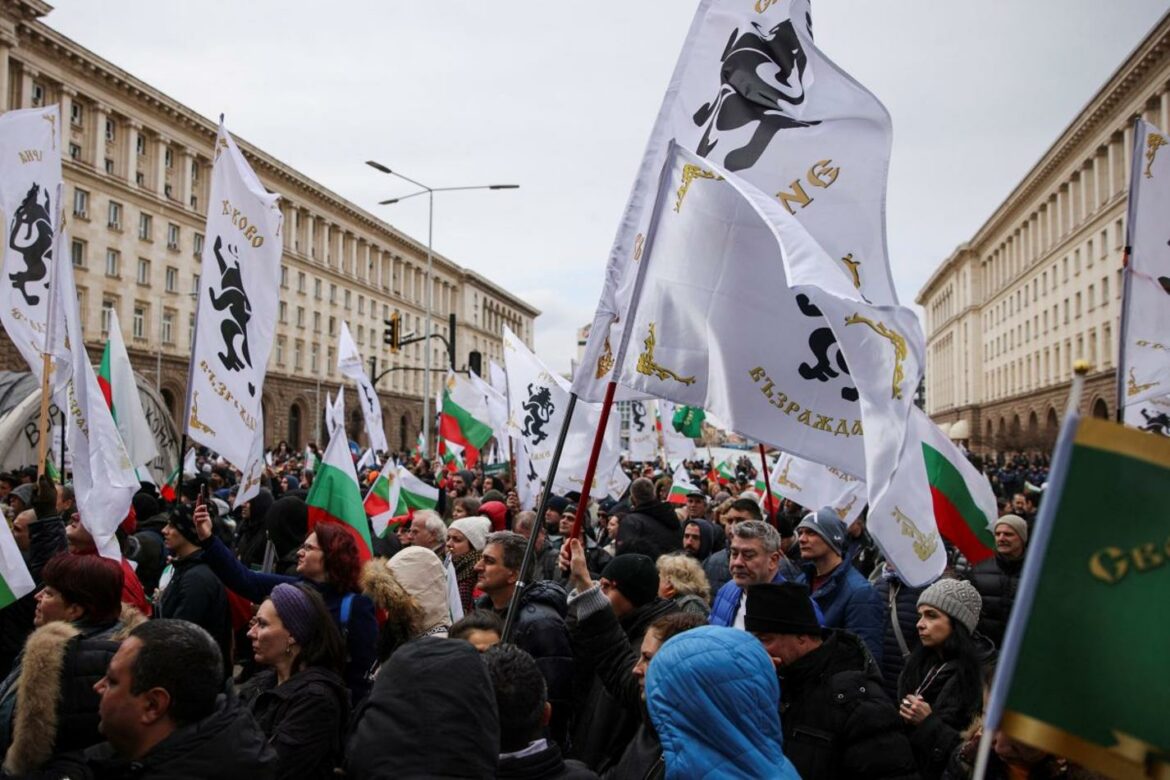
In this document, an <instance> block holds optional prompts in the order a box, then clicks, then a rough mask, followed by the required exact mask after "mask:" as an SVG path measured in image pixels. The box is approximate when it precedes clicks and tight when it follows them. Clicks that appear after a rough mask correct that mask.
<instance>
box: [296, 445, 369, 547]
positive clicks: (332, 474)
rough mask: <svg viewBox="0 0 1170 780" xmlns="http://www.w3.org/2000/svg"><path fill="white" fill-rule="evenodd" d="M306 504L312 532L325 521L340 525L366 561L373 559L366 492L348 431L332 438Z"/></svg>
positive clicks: (314, 475) (314, 476) (316, 473)
mask: <svg viewBox="0 0 1170 780" xmlns="http://www.w3.org/2000/svg"><path fill="white" fill-rule="evenodd" d="M305 501H306V503H307V504H308V505H309V530H310V531H312V530H313V526H315V525H316V524H317V523H320V522H322V521H325V520H329V521H332V522H335V523H338V524H340V525H341V526H343V527H344V528H345V529H346V530H347V531H349V532H350V535H352V536H353V540H354V541H355V542H357V546H358V553H359V556H360V557H361V560H362V562H363V563H364V562H365V561H368V560H369V559H370V555H371V551H372V547H371V545H370V523H369V520H368V519H367V518H366V511H365V509H364V508H363V507H362V503H363V502H362V491H361V488H360V487H358V478H357V472H356V471H355V470H354V468H353V456H352V455H350V452H349V442H347V441H346V438H345V435H344V432H342V431H338V435H337V436H333V437H331V438H330V439H329V446H328V447H326V448H325V457H323V458H322V459H321V463H320V464H319V466H318V468H317V470H316V472H314V474H313V485H312V487H310V488H309V496H308V498H306V499H305Z"/></svg>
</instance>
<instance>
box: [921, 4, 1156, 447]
mask: <svg viewBox="0 0 1170 780" xmlns="http://www.w3.org/2000/svg"><path fill="white" fill-rule="evenodd" d="M1137 116H1143V117H1145V118H1146V119H1147V120H1148V121H1150V122H1152V123H1154V124H1156V125H1158V126H1160V127H1161V128H1163V129H1167V128H1168V127H1170V14H1167V15H1166V16H1164V17H1163V18H1162V19H1161V21H1160V22H1159V23H1158V24H1157V25H1155V26H1154V28H1153V29H1152V30H1151V31H1150V33H1149V34H1148V35H1147V36H1146V38H1145V39H1144V40H1143V41H1142V42H1141V43H1140V44H1139V45H1138V46H1137V48H1136V49H1134V51H1133V52H1132V53H1131V54H1130V56H1129V57H1128V58H1127V59H1126V60H1125V62H1123V63H1122V64H1121V66H1120V67H1119V68H1118V69H1117V70H1116V71H1115V72H1114V73H1113V74H1112V75H1111V76H1110V78H1109V79H1108V81H1107V82H1106V83H1105V85H1104V86H1103V87H1101V89H1100V90H1099V91H1098V92H1097V94H1096V95H1094V96H1093V97H1092V99H1091V100H1090V101H1089V102H1088V104H1087V105H1086V106H1085V107H1084V108H1083V109H1082V110H1081V112H1080V113H1079V114H1078V115H1077V116H1076V117H1075V118H1074V119H1073V121H1072V122H1071V123H1070V124H1069V125H1068V127H1067V128H1066V129H1065V130H1064V132H1062V133H1061V135H1060V136H1059V137H1058V138H1057V139H1056V141H1055V142H1054V143H1053V144H1052V146H1051V147H1050V148H1049V149H1048V151H1047V152H1046V153H1045V154H1044V156H1043V157H1042V158H1041V159H1040V161H1039V162H1037V163H1036V165H1035V166H1034V167H1033V168H1032V169H1031V170H1030V171H1028V173H1027V174H1026V175H1025V176H1024V177H1023V180H1022V181H1021V182H1020V183H1019V185H1017V186H1016V188H1015V189H1014V190H1013V191H1012V193H1011V194H1010V195H1009V196H1008V197H1007V199H1006V200H1005V201H1004V202H1003V203H1002V204H1001V205H1000V206H999V207H998V208H997V209H996V210H995V212H994V213H993V214H992V215H991V217H990V218H989V219H988V220H987V221H986V222H985V223H984V224H983V226H982V227H981V228H980V229H979V230H978V231H977V232H976V233H975V235H974V236H972V237H971V238H970V239H969V240H968V241H966V242H964V243H963V244H961V245H960V246H959V247H958V248H957V249H955V251H954V252H953V253H952V254H951V255H950V257H948V258H946V260H944V261H943V263H942V264H941V265H940V266H939V268H938V269H937V270H936V271H935V272H934V274H933V275H932V276H931V278H930V280H929V281H928V282H927V283H926V285H925V286H924V287H923V288H922V290H921V291H920V292H919V294H918V297H917V299H916V300H917V302H918V304H919V305H921V306H922V307H923V308H924V309H925V311H926V334H927V363H926V411H927V412H928V413H929V414H930V415H931V417H932V418H933V419H934V420H935V422H937V423H939V424H940V425H943V426H944V427H948V428H949V430H950V431H951V436H952V438H959V439H964V440H966V441H968V442H969V443H970V445H971V446H972V448H973V449H978V450H984V451H987V450H999V451H1004V450H1028V449H1043V448H1046V447H1048V446H1049V445H1050V444H1051V443H1052V442H1053V441H1054V440H1055V436H1056V432H1057V427H1058V424H1059V419H1060V417H1061V415H1062V412H1063V410H1064V406H1065V403H1066V400H1067V397H1068V392H1069V388H1070V385H1071V380H1072V376H1073V364H1074V362H1075V361H1077V360H1086V361H1088V363H1089V364H1090V366H1091V370H1090V373H1089V375H1088V378H1087V382H1086V392H1085V395H1084V398H1083V401H1082V405H1083V408H1082V412H1083V413H1086V414H1093V415H1095V416H1098V417H1108V418H1114V417H1116V413H1117V389H1116V386H1115V384H1116V366H1117V358H1118V355H1117V352H1118V343H1119V336H1120V325H1119V318H1120V313H1121V294H1122V283H1121V279H1122V277H1121V268H1122V260H1123V256H1124V251H1125V236H1126V204H1127V191H1128V187H1129V170H1130V165H1131V162H1132V160H1131V158H1132V154H1133V152H1132V150H1133V120H1134V118H1135V117H1137Z"/></svg>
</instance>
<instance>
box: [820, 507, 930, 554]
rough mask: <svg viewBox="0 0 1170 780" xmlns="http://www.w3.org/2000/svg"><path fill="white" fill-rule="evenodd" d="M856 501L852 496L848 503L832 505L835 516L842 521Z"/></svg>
mask: <svg viewBox="0 0 1170 780" xmlns="http://www.w3.org/2000/svg"><path fill="white" fill-rule="evenodd" d="M856 503H857V496H853V497H852V498H850V499H849V503H848V504H846V505H845V506H836V507H833V511H834V512H836V513H837V517H839V518H841V520H842V521H843V520H845V518H846V517H849V513H850V512H851V511H852V510H853V505H854V504H856ZM927 557H930V556H927Z"/></svg>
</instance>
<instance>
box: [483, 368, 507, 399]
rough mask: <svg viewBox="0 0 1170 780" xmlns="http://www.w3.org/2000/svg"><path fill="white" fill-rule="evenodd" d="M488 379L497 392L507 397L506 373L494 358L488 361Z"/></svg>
mask: <svg viewBox="0 0 1170 780" xmlns="http://www.w3.org/2000/svg"><path fill="white" fill-rule="evenodd" d="M488 381H489V382H491V385H492V387H494V388H495V389H496V392H497V393H499V394H500V395H502V396H504V397H505V398H507V396H508V375H507V374H506V373H504V367H503V366H501V365H500V364H499V363H497V362H496V361H494V360H489V361H488Z"/></svg>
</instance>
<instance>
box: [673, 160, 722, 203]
mask: <svg viewBox="0 0 1170 780" xmlns="http://www.w3.org/2000/svg"><path fill="white" fill-rule="evenodd" d="M695 179H712V180H714V181H723V177H722V176H716V175H715V172H714V171H707V170H704V169H702V168H700V167H699V166H697V165H692V164H691V163H687V164H686V165H684V166H683V170H682V184H680V185H679V187H678V193H677V197H678V200H676V201H675V203H674V210H675V213H677V212H678V211H679V210H681V209H682V204H683V198H685V197H686V196H687V191H688V190H690V188H691V182H693V181H694V180H695Z"/></svg>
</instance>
